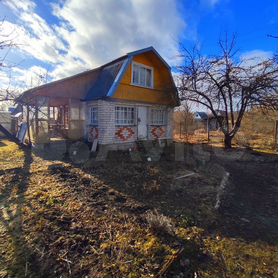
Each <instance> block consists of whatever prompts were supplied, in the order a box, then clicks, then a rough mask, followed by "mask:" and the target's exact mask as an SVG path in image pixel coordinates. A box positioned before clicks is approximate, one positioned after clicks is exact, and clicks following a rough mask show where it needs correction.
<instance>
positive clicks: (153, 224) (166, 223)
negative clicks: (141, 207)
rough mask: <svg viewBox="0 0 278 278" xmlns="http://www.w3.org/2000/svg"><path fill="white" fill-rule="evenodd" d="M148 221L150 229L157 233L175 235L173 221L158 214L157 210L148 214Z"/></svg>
mask: <svg viewBox="0 0 278 278" xmlns="http://www.w3.org/2000/svg"><path fill="white" fill-rule="evenodd" d="M146 221H147V223H148V224H149V226H150V228H151V229H152V230H153V231H154V232H156V233H168V234H170V235H173V234H174V233H175V232H174V225H173V223H172V220H171V219H170V218H169V217H167V216H165V215H163V214H160V213H158V212H157V210H154V211H148V212H147V213H146Z"/></svg>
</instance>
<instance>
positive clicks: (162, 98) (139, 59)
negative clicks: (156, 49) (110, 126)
mask: <svg viewBox="0 0 278 278" xmlns="http://www.w3.org/2000/svg"><path fill="white" fill-rule="evenodd" d="M133 61H134V62H136V63H140V64H143V65H146V66H149V67H152V68H153V69H154V88H153V89H150V88H143V87H140V86H134V85H132V84H131V76H132V63H131V64H130V65H129V67H128V68H127V70H126V72H125V74H124V76H123V78H122V79H121V81H120V84H119V86H118V88H117V90H116V92H115V94H114V95H113V98H117V99H123V100H130V101H140V102H147V103H156V104H161V105H171V106H174V105H175V100H174V97H173V95H174V94H175V92H174V89H173V88H172V87H173V84H172V79H171V75H170V72H169V70H168V68H167V67H166V66H165V65H164V63H162V61H161V60H160V59H159V58H158V57H157V56H156V55H155V54H154V53H153V52H147V53H143V54H140V55H137V56H135V57H133Z"/></svg>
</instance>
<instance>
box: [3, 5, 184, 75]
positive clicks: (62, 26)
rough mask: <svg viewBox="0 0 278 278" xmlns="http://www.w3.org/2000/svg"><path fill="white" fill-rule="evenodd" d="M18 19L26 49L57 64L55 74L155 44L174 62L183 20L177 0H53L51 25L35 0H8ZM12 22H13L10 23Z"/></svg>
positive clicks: (78, 68)
mask: <svg viewBox="0 0 278 278" xmlns="http://www.w3.org/2000/svg"><path fill="white" fill-rule="evenodd" d="M4 3H5V4H6V5H7V6H9V7H10V8H11V9H12V10H13V11H14V13H15V14H16V15H17V17H18V19H19V23H18V24H21V25H22V26H23V27H24V28H22V27H19V25H16V24H14V26H15V27H16V29H17V30H18V32H19V33H20V38H21V41H22V42H23V45H24V47H23V48H22V49H23V51H25V52H26V53H28V54H29V55H32V56H33V57H35V58H37V59H39V60H41V61H44V62H48V63H52V64H53V65H55V69H54V71H53V72H52V73H50V74H51V76H52V77H53V78H54V79H58V78H61V77H64V76H68V75H71V74H74V73H77V72H79V71H82V70H84V69H88V68H93V67H96V66H99V65H101V64H103V63H105V62H107V61H109V60H111V59H114V58H117V57H119V56H121V55H124V54H125V53H126V52H130V51H133V50H137V49H140V48H144V47H147V46H150V45H153V46H154V47H155V48H156V49H157V50H158V51H159V52H160V53H161V55H162V56H163V57H164V58H165V59H166V60H167V61H168V62H170V63H173V62H175V61H176V60H177V59H176V57H177V54H178V41H179V35H180V34H181V32H182V31H183V30H184V28H185V22H184V21H183V20H182V17H181V15H180V14H179V11H178V9H177V6H176V1H173V0H164V1H160V0H154V1H149V0H117V1H115V0H104V1H99V0H84V1H79V0H67V1H65V2H63V3H62V4H55V5H52V8H53V13H54V14H55V15H56V16H57V17H58V18H59V20H60V23H59V24H57V25H55V26H51V25H49V24H48V23H47V22H46V21H45V20H44V19H43V18H42V17H40V16H39V15H38V14H36V13H35V7H36V5H35V4H34V2H32V1H31V0H22V1H20V4H18V1H16V0H9V1H4ZM9 24H13V23H9Z"/></svg>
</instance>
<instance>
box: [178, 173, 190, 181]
mask: <svg viewBox="0 0 278 278" xmlns="http://www.w3.org/2000/svg"><path fill="white" fill-rule="evenodd" d="M193 175H195V173H189V174H186V175H183V176H180V177H176V178H175V180H178V179H183V178H187V177H190V176H193Z"/></svg>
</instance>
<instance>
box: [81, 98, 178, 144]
mask: <svg viewBox="0 0 278 278" xmlns="http://www.w3.org/2000/svg"><path fill="white" fill-rule="evenodd" d="M90 106H97V107H98V125H97V127H98V134H99V138H98V140H99V144H113V143H127V142H134V141H136V140H137V125H135V126H115V106H131V107H135V110H136V108H137V107H138V106H147V107H148V108H149V110H150V109H151V108H152V107H162V106H158V105H150V104H141V103H131V102H123V101H121V102H118V101H106V100H97V101H91V102H88V103H87V109H86V110H87V112H86V125H87V129H86V130H87V132H86V139H87V138H88V130H89V128H90V127H91V125H90V122H89V121H90V114H89V113H90V109H89V107H90ZM163 108H165V109H166V111H167V123H166V125H164V126H161V127H162V128H163V129H164V130H165V135H164V136H163V138H167V139H172V117H173V109H172V108H166V107H165V106H164V107H163ZM148 114H150V113H149V111H148ZM136 115H137V111H136V113H135V121H136V120H137V116H136ZM148 118H149V117H148ZM119 128H127V129H124V130H123V132H125V133H127V132H129V129H131V130H132V131H133V134H132V136H130V137H129V138H128V139H127V140H125V141H123V140H121V139H120V138H119V136H117V135H116V134H115V133H116V132H117V133H118V132H119ZM151 128H153V126H151V125H148V139H150V140H152V139H154V138H153V136H152V135H151Z"/></svg>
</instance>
